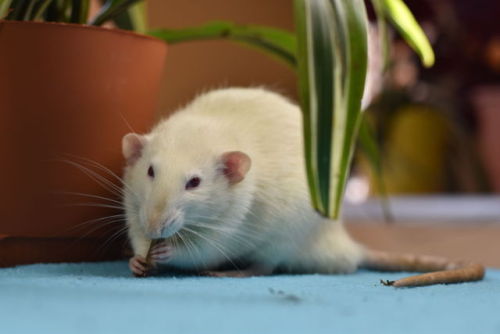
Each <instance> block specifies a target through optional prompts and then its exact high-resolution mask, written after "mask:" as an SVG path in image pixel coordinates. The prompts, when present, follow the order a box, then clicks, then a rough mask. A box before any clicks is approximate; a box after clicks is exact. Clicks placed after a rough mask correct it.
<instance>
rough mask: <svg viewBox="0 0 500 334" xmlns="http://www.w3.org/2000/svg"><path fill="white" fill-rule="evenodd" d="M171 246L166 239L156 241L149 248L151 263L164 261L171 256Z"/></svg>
mask: <svg viewBox="0 0 500 334" xmlns="http://www.w3.org/2000/svg"><path fill="white" fill-rule="evenodd" d="M172 254H173V247H172V246H171V245H170V244H169V243H167V242H166V241H163V242H160V243H157V244H156V245H154V246H153V248H152V249H151V251H150V253H149V256H150V258H151V261H152V262H153V263H165V262H168V261H169V260H170V259H171V258H172Z"/></svg>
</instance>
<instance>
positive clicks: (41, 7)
mask: <svg viewBox="0 0 500 334" xmlns="http://www.w3.org/2000/svg"><path fill="white" fill-rule="evenodd" d="M52 1H53V0H43V1H42V2H41V3H40V5H39V6H38V7H37V9H36V10H35V13H34V14H33V17H32V20H33V21H36V20H40V19H41V18H42V16H43V14H44V13H45V11H46V10H47V8H48V7H49V5H50V3H51V2H52Z"/></svg>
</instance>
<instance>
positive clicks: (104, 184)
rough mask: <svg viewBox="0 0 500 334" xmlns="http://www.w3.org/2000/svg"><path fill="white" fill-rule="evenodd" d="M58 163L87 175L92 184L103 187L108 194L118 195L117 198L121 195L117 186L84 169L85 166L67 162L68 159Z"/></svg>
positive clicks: (90, 170) (86, 168) (70, 161)
mask: <svg viewBox="0 0 500 334" xmlns="http://www.w3.org/2000/svg"><path fill="white" fill-rule="evenodd" d="M58 161H60V162H63V163H66V164H69V165H71V166H73V167H76V168H78V169H79V170H80V171H81V172H82V173H84V174H85V175H87V176H88V177H90V178H91V179H92V180H94V182H96V183H97V184H99V185H100V186H101V187H103V188H104V189H106V190H107V191H109V192H110V193H112V194H114V195H119V196H121V195H122V192H121V189H120V187H118V186H117V185H115V184H114V183H113V182H111V181H110V180H108V179H107V178H105V177H104V176H102V175H100V174H98V173H96V172H95V171H93V170H92V169H90V168H88V167H86V166H84V165H82V164H80V163H78V162H76V161H72V160H69V159H58Z"/></svg>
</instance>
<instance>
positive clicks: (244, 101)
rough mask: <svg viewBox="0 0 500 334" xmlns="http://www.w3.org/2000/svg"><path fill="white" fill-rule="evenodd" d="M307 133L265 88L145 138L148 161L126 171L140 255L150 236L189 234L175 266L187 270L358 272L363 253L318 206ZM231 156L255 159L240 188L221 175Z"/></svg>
mask: <svg viewBox="0 0 500 334" xmlns="http://www.w3.org/2000/svg"><path fill="white" fill-rule="evenodd" d="M301 133H302V125H301V113H300V110H299V108H298V107H297V106H295V105H294V104H292V103H291V102H289V101H288V100H287V99H285V98H284V97H282V96H280V95H278V94H275V93H272V92H270V91H267V90H264V89H259V88H248V89H246V88H229V89H221V90H216V91H212V92H209V93H207V94H204V95H202V96H200V97H198V98H197V99H195V100H194V102H192V103H191V104H189V105H188V106H187V107H185V108H183V109H182V110H179V111H178V112H176V113H175V114H174V115H172V116H171V117H170V118H168V119H167V120H164V121H162V122H160V123H159V124H158V125H157V126H156V127H155V128H154V129H153V130H152V131H151V132H150V133H149V134H147V135H146V136H144V137H142V139H141V140H142V141H143V148H142V149H141V152H140V157H139V158H138V159H137V161H135V162H134V163H132V164H129V166H127V168H126V170H125V178H124V180H125V183H126V184H127V187H126V189H125V190H126V195H125V199H124V200H125V205H126V214H127V223H128V227H129V237H130V240H131V243H132V247H133V249H134V253H135V254H139V255H142V256H145V255H146V253H147V251H148V247H149V244H150V239H151V238H158V237H165V236H168V235H169V234H171V233H173V232H174V231H175V229H178V228H180V233H181V237H182V238H178V240H177V242H176V246H175V247H174V250H173V254H172V257H171V259H170V261H169V264H171V265H173V266H176V267H180V268H183V269H194V270H207V269H214V268H217V267H218V266H219V265H221V264H223V263H227V262H233V261H236V260H238V259H244V260H245V261H246V262H249V263H252V264H255V265H258V266H259V267H266V268H270V269H275V268H277V267H281V268H284V269H287V270H291V271H300V272H323V273H334V272H335V273H348V272H352V271H354V270H355V269H356V268H357V267H358V265H359V263H360V262H361V260H362V259H363V248H362V247H360V246H359V245H358V244H357V243H355V242H354V241H353V240H352V239H351V238H350V237H349V235H348V234H347V233H346V231H345V230H344V228H343V226H342V224H341V223H340V222H337V221H330V220H327V219H325V218H323V217H321V216H320V215H319V214H318V213H316V212H315V211H314V210H313V209H312V208H311V205H310V201H309V194H308V189H307V185H306V175H305V167H304V166H305V165H304V160H303V156H304V154H303V144H302V135H301ZM125 145H126V143H125ZM229 151H241V152H244V153H245V154H247V155H248V156H249V157H250V159H251V167H250V170H249V171H248V173H247V174H246V175H245V178H244V179H243V181H241V182H239V183H237V184H230V183H229V182H228V181H227V179H226V177H225V175H224V173H222V172H221V171H222V168H221V161H220V158H221V156H222V155H223V154H224V153H225V152H229ZM150 164H152V165H153V166H154V169H155V173H156V175H155V178H154V179H153V180H151V179H150V178H148V175H147V170H148V166H149V165H150ZM193 175H197V176H199V177H200V178H201V179H202V182H201V184H200V186H199V187H198V188H197V189H194V190H192V191H190V190H185V189H184V185H185V182H186V181H187V180H188V179H189V178H190V177H191V176H193ZM172 216H176V217H178V219H177V220H176V225H177V226H176V227H175V228H174V229H173V230H170V231H168V233H167V235H165V231H163V235H162V234H161V233H162V232H161V229H162V228H163V227H164V226H162V225H161V224H163V223H164V222H166V221H168V220H169V217H172ZM198 225H199V226H198ZM184 226H186V227H187V228H188V229H185V230H183V227H184ZM190 230H191V231H190ZM193 231H194V232H193ZM182 239H184V241H183V240H182Z"/></svg>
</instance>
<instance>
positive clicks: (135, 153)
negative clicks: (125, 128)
mask: <svg viewBox="0 0 500 334" xmlns="http://www.w3.org/2000/svg"><path fill="white" fill-rule="evenodd" d="M145 144H146V138H145V137H144V136H141V135H138V134H137V133H128V134H126V135H125V136H123V139H122V153H123V157H124V158H125V160H127V165H129V166H131V165H133V164H134V163H135V162H136V161H137V160H139V158H140V157H141V155H142V149H143V148H144V145H145Z"/></svg>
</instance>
